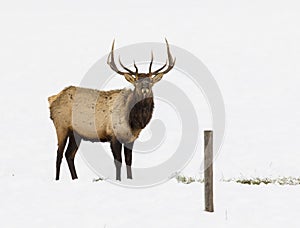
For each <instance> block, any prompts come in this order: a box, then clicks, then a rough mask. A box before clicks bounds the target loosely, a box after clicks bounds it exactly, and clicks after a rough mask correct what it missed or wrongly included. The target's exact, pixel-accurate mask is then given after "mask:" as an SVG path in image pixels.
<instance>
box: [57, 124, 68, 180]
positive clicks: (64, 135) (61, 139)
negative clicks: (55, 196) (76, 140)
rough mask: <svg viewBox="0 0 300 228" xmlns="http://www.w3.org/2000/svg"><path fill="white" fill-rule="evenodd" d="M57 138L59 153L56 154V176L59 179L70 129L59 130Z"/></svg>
mask: <svg viewBox="0 0 300 228" xmlns="http://www.w3.org/2000/svg"><path fill="white" fill-rule="evenodd" d="M56 133H57V139H58V143H57V145H58V149H57V155H56V177H55V180H59V173H60V166H61V161H62V158H63V154H64V149H65V146H66V142H67V139H68V131H66V130H57V131H56Z"/></svg>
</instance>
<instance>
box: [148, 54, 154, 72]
mask: <svg viewBox="0 0 300 228" xmlns="http://www.w3.org/2000/svg"><path fill="white" fill-rule="evenodd" d="M153 59H154V57H153V51H151V61H150V65H149V73H151V69H152V64H153Z"/></svg>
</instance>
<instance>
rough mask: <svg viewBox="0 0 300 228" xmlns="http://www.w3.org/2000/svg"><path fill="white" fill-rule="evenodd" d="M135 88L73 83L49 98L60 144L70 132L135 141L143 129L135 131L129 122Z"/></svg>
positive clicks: (95, 138)
mask: <svg viewBox="0 0 300 228" xmlns="http://www.w3.org/2000/svg"><path fill="white" fill-rule="evenodd" d="M132 96H133V95H132V90H130V89H122V90H111V91H99V90H93V89H86V88H81V87H74V86H70V87H67V88H65V89H64V90H62V91H61V92H60V93H59V94H57V95H54V96H51V97H49V98H48V100H49V104H50V113H51V119H52V120H53V123H54V125H55V128H56V132H57V137H58V144H59V143H60V141H61V140H63V139H64V138H65V136H66V134H68V133H69V132H76V133H77V134H78V135H79V136H81V137H82V138H83V139H85V140H89V141H103V142H105V141H110V139H111V138H113V137H116V138H117V139H118V140H119V141H120V142H122V143H130V142H133V141H134V140H135V139H136V138H137V137H138V135H139V133H140V130H139V131H136V132H132V131H131V128H130V126H129V124H128V116H129V113H128V112H129V110H128V109H129V106H130V104H129V103H130V102H131V98H132Z"/></svg>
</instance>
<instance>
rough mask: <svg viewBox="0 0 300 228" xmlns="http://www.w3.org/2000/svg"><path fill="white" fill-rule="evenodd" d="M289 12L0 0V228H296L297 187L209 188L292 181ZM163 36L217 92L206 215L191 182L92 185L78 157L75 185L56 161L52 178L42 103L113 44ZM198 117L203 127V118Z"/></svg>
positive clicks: (51, 141) (290, 4) (291, 7)
mask: <svg viewBox="0 0 300 228" xmlns="http://www.w3.org/2000/svg"><path fill="white" fill-rule="evenodd" d="M299 10H300V5H299V3H298V2H297V1H289V0H288V1H267V0H264V1H249V2H248V1H232V0H230V1H226V2H221V1H207V2H202V1H196V0H193V1H185V2H184V1H165V2H162V1H156V0H153V1H151V2H150V1H148V2H145V3H142V2H141V1H137V0H135V1H130V2H126V1H123V2H121V1H120V2H116V1H109V2H105V3H104V2H101V1H85V2H84V3H83V2H82V1H43V2H42V1H35V0H29V1H16V2H14V1H10V2H9V1H6V2H4V1H1V2H0V27H1V33H0V41H1V42H0V62H1V67H0V78H1V83H0V86H1V89H0V102H1V108H0V117H1V118H0V127H1V131H0V147H1V152H0V193H1V194H0V227H41V226H43V227H64V226H69V225H73V226H75V227H83V226H84V227H105V226H106V227H107V228H108V227H188V226H189V227H199V226H214V227H282V226H288V227H299V225H300V222H299V221H298V220H297V214H298V213H297V212H299V209H300V202H299V197H298V196H299V192H300V188H299V187H298V186H277V185H267V186H264V185H260V186H244V185H239V184H235V183H224V182H219V180H220V179H221V178H235V177H243V176H246V177H251V176H254V177H274V178H276V177H277V176H295V177H298V176H300V175H299V173H300V166H299V164H300V156H299V151H298V148H300V144H299V140H298V136H299V135H300V118H299V116H300V102H299V100H300V93H299V86H300V80H299V75H300V67H299V64H298V60H299V59H300V58H299V57H300V44H299V40H300V30H299V27H300V15H299ZM164 37H167V38H168V39H169V41H170V43H172V44H174V45H176V46H179V47H182V48H185V49H186V50H189V51H190V52H192V53H193V54H194V55H196V56H197V57H198V58H199V59H201V60H202V61H203V63H204V64H205V65H206V66H207V67H208V69H209V70H210V71H211V72H212V74H213V75H214V77H215V79H216V81H217V83H218V84H219V87H220V89H221V91H222V93H223V97H224V101H225V106H226V114H227V130H226V138H225V141H224V145H223V147H222V151H221V153H220V154H219V155H218V158H217V160H216V162H215V173H216V192H215V197H216V199H215V201H216V202H215V210H216V212H215V213H213V214H209V213H205V212H204V211H203V185H202V184H199V183H194V184H190V185H184V184H178V183H176V181H175V180H171V181H169V182H167V183H165V184H163V185H160V186H156V187H153V188H150V189H127V188H121V187H118V186H115V185H112V184H109V183H106V182H92V180H93V178H96V175H95V174H93V173H92V172H91V171H90V170H89V169H88V168H87V166H86V164H85V163H84V162H83V160H82V159H81V158H80V156H77V157H76V167H77V172H78V174H79V180H76V181H71V180H70V175H69V171H68V169H67V165H66V164H65V162H63V164H62V172H61V180H60V181H59V182H55V181H54V180H53V179H54V165H55V156H56V154H55V151H56V136H55V132H54V127H53V125H52V123H51V120H50V119H49V110H48V103H47V97H48V96H49V95H52V94H55V93H57V92H59V91H60V90H61V89H62V88H64V87H65V86H68V85H71V84H73V85H78V84H79V83H80V81H81V79H82V77H83V75H84V74H85V73H86V72H87V70H88V69H89V68H90V67H91V66H92V65H93V64H94V63H95V62H96V61H97V60H98V59H99V58H100V57H102V56H103V55H105V54H106V53H107V52H108V50H109V47H110V44H111V41H112V39H113V38H116V40H117V45H118V47H122V46H124V45H128V44H133V43H136V42H145V41H149V42H162V41H163V38H164ZM171 76H172V75H170V77H169V79H170V78H171ZM99 77H101V76H99ZM170 80H171V79H170ZM174 80H179V75H178V76H176V75H174ZM123 82H124V83H123V84H124V85H123V86H127V83H126V82H125V80H124V81H123ZM182 85H183V87H184V85H186V84H185V82H182ZM191 99H193V98H191ZM201 108H203V109H201ZM199 110H204V111H207V109H206V107H199ZM162 113H163V112H162ZM201 116H203V119H202V121H200V125H201V126H200V127H202V128H203V129H204V128H209V127H210V126H211V122H210V119H209V115H208V113H205V112H204V113H203V114H201ZM169 133H170V134H172V132H169ZM200 157H202V154H201V148H200V149H199V150H198V152H197V153H196V154H195V156H194V158H193V159H192V161H191V162H190V164H189V165H188V166H187V167H186V169H185V170H184V172H183V173H184V174H186V175H191V176H197V175H200V174H199V167H200V162H199V158H200Z"/></svg>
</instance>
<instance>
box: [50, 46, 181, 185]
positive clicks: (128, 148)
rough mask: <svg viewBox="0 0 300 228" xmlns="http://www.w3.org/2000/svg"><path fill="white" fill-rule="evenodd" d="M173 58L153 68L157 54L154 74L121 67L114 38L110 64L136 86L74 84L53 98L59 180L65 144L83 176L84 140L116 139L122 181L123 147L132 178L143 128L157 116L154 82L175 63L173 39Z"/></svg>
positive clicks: (113, 147) (71, 163) (113, 145)
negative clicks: (134, 150)
mask: <svg viewBox="0 0 300 228" xmlns="http://www.w3.org/2000/svg"><path fill="white" fill-rule="evenodd" d="M166 45H167V54H168V59H167V61H166V63H165V64H164V65H163V66H162V67H160V68H159V69H157V70H155V71H152V64H153V53H151V61H150V65H149V72H148V73H139V71H138V67H137V66H136V64H135V62H134V68H135V72H134V71H132V70H130V69H129V68H127V67H126V66H124V65H123V64H122V62H121V60H120V58H119V63H120V66H121V67H122V68H123V70H125V71H121V70H119V69H118V67H117V65H116V63H115V59H114V42H113V44H112V49H111V52H110V54H109V56H108V59H107V64H108V65H109V66H110V68H111V69H112V70H113V71H115V72H116V73H118V74H120V75H122V76H124V77H125V79H126V80H127V81H128V82H130V83H131V84H133V86H134V89H133V90H131V89H126V88H124V89H120V90H110V91H99V90H94V89H88V88H82V87H75V86H69V87H67V88H65V89H64V90H62V91H61V92H60V93H58V94H57V95H54V96H51V97H49V98H48V101H49V104H50V118H51V119H52V121H53V123H54V126H55V129H56V134H57V140H58V143H57V144H58V149H57V158H56V180H58V179H59V173H60V166H61V161H62V158H63V154H64V149H65V145H66V143H67V141H68V147H67V149H66V152H65V157H66V160H67V163H68V167H69V169H70V172H71V176H72V179H76V178H77V174H76V170H75V165H74V158H75V155H76V152H77V150H78V147H79V145H80V142H81V141H82V140H88V141H92V142H95V141H100V142H110V147H111V151H112V154H113V157H114V163H115V167H116V180H119V181H120V180H121V166H122V156H121V151H122V145H123V146H124V154H125V163H126V167H127V178H128V179H132V171H131V164H132V148H133V144H134V141H135V140H136V139H137V138H138V136H139V134H140V132H141V130H142V129H144V128H145V127H146V125H147V124H148V123H149V121H150V120H151V117H152V113H153V109H154V102H153V92H152V86H153V85H154V84H155V83H157V82H158V81H160V80H161V79H162V77H163V76H164V75H165V74H166V73H168V72H169V71H170V70H171V69H172V68H173V67H174V64H175V60H176V59H173V57H172V55H171V52H170V47H169V44H168V41H167V40H166Z"/></svg>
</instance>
